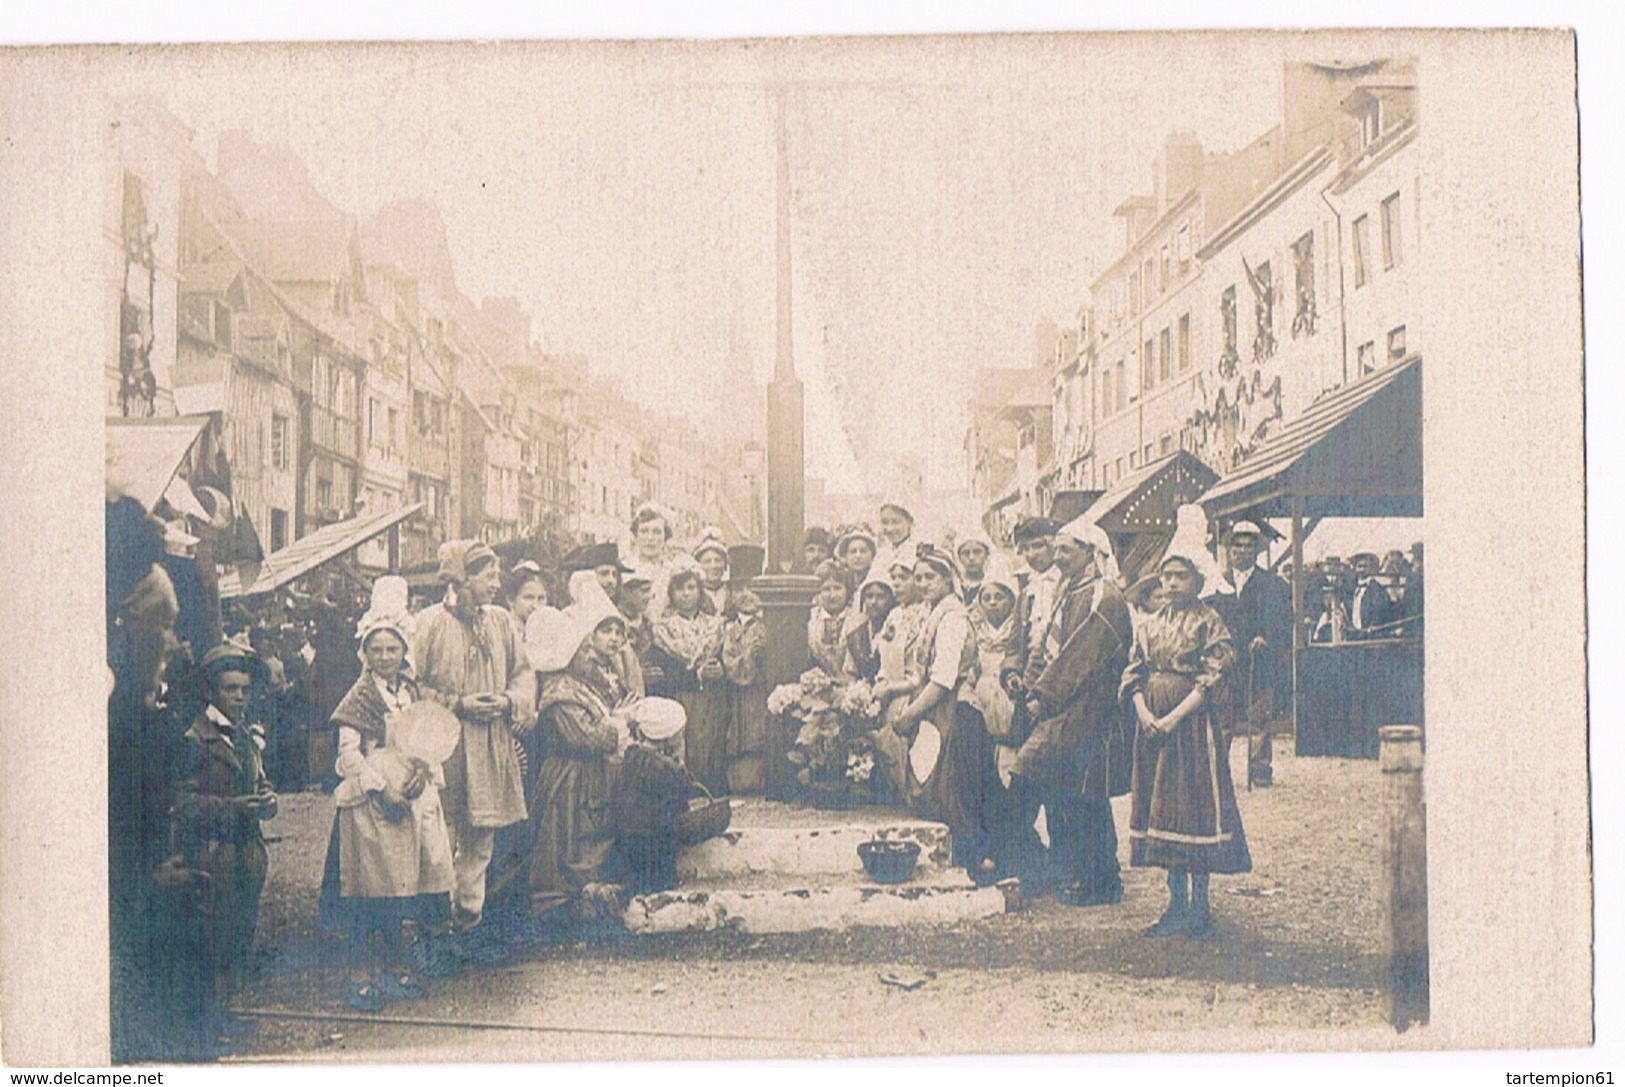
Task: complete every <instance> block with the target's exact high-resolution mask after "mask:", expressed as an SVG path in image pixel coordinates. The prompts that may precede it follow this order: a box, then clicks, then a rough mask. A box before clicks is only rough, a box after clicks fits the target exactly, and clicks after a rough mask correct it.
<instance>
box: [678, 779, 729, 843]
mask: <svg viewBox="0 0 1625 1087" xmlns="http://www.w3.org/2000/svg"><path fill="white" fill-rule="evenodd" d="M694 787H695V788H697V789H699V790H700V793H701V795H700V796H697V797H693V798H691V799H690V800H689V802H688V810H687V811H686V812H683V813H682V814H681V815H679V816H678V817H677V844H678V845H699V844H700V843H701V842H703V841H705V840H706V839H708V838H715V837H717V836H718V835H720V834H722V833H723V832H725V831H726V830H727V829H728V823H729V822H730V821H731V820H732V819H733V804H731V803H730V802H729V801H727V800H718V799H717V798H716V797H714V796H712V795H711V790H709V789H707V788H706V787H705V786H704V785H701V784H700V783H699V782H695V783H694Z"/></svg>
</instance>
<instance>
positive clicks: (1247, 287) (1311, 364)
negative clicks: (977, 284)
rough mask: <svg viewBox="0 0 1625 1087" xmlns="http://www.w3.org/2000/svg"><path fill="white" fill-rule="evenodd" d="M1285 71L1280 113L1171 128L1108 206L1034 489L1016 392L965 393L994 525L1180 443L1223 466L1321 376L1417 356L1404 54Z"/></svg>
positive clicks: (979, 482)
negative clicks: (1270, 120)
mask: <svg viewBox="0 0 1625 1087" xmlns="http://www.w3.org/2000/svg"><path fill="white" fill-rule="evenodd" d="M1283 85H1284V94H1283V109H1282V121H1281V123H1280V124H1279V125H1276V126H1274V127H1273V128H1271V129H1270V130H1269V131H1267V132H1265V133H1264V134H1262V135H1261V136H1260V137H1258V138H1257V139H1256V140H1254V141H1253V142H1252V143H1251V144H1249V145H1248V146H1246V147H1244V148H1242V149H1241V150H1239V151H1235V152H1231V153H1228V154H1223V155H1214V154H1208V153H1205V152H1204V151H1203V150H1202V149H1201V147H1200V145H1199V144H1197V143H1196V141H1195V140H1194V139H1193V138H1192V137H1189V136H1185V135H1176V136H1173V137H1170V139H1169V140H1168V141H1167V143H1166V144H1165V146H1164V151H1163V154H1162V156H1161V157H1160V158H1159V160H1158V161H1157V162H1156V163H1155V164H1154V168H1153V186H1152V188H1153V192H1152V194H1150V195H1145V196H1131V197H1129V198H1127V199H1125V200H1124V201H1123V202H1122V203H1121V204H1120V205H1119V207H1118V208H1117V215H1118V216H1119V217H1120V218H1121V219H1122V220H1123V223H1124V229H1125V233H1124V247H1123V250H1122V252H1121V254H1120V256H1119V257H1118V258H1117V259H1116V260H1115V261H1113V263H1112V264H1111V265H1109V266H1108V267H1107V268H1106V270H1105V271H1104V272H1102V273H1101V274H1100V275H1099V276H1098V277H1096V279H1095V280H1094V281H1093V283H1092V284H1091V286H1090V291H1089V294H1088V297H1087V298H1085V299H1084V300H1083V302H1082V304H1081V305H1080V307H1079V314H1078V321H1077V333H1078V335H1077V339H1076V341H1075V343H1074V344H1073V345H1070V346H1069V345H1066V344H1065V343H1064V342H1063V344H1062V345H1061V346H1060V347H1059V348H1058V350H1057V352H1056V353H1055V355H1054V357H1053V364H1052V367H1051V374H1052V379H1051V381H1050V384H1049V396H1050V400H1051V405H1052V412H1051V420H1052V421H1051V426H1052V429H1053V433H1054V435H1055V455H1054V460H1053V465H1052V467H1048V468H1046V466H1045V465H1044V463H1043V461H1042V460H1041V459H1040V461H1039V470H1038V486H1037V487H1036V489H1035V490H1034V492H1033V493H1034V494H1035V496H1036V498H1037V499H1038V500H1039V501H1034V500H1033V499H1029V498H1028V497H1027V495H1028V493H1029V489H1028V487H1027V474H1028V472H1029V471H1030V465H1029V463H1028V462H1029V461H1030V460H1032V459H1033V458H1032V457H1031V456H1029V455H1028V454H1026V453H1025V452H1024V445H1023V442H1024V440H1025V439H1024V438H1023V434H1024V431H1023V427H1024V426H1026V425H1027V423H1028V420H1029V411H1030V408H1029V404H1028V401H1029V400H1030V399H1031V396H1030V390H1029V389H1025V388H1019V387H1015V386H1013V385H1012V387H1010V388H1008V389H1005V390H1002V395H1003V400H1002V405H1001V404H999V403H997V398H990V397H988V396H987V395H986V394H985V392H982V393H980V394H979V397H978V399H977V400H976V401H974V402H973V403H972V405H971V409H972V417H973V423H972V433H971V435H970V436H968V437H967V446H966V451H967V460H968V464H967V471H968V473H969V479H970V484H971V489H972V491H973V493H974V494H975V496H976V498H977V501H978V503H979V505H980V507H981V509H982V510H983V518H984V524H985V525H986V527H988V529H989V530H990V531H999V530H1001V529H1003V528H1004V527H1005V526H1006V525H1007V523H1008V522H1009V521H1011V520H1013V517H1014V515H1015V514H1016V513H1018V512H1026V507H1032V506H1041V505H1042V501H1041V500H1042V499H1043V497H1044V496H1045V494H1046V493H1047V494H1051V495H1052V494H1053V493H1054V491H1055V490H1058V489H1067V490H1086V489H1097V490H1103V489H1105V488H1108V487H1111V486H1112V485H1113V484H1114V483H1116V482H1118V481H1120V480H1122V479H1123V478H1124V477H1126V476H1127V475H1129V474H1130V473H1132V472H1134V471H1136V470H1137V469H1139V468H1142V467H1144V466H1145V465H1147V464H1150V463H1153V462H1155V461H1158V460H1160V459H1162V458H1164V457H1167V456H1170V455H1172V454H1173V453H1175V452H1177V451H1179V450H1181V449H1183V450H1188V451H1190V452H1191V453H1194V454H1195V455H1196V456H1198V457H1200V458H1201V459H1202V460H1203V461H1205V462H1206V463H1207V464H1209V465H1210V466H1211V467H1213V468H1214V469H1215V470H1217V471H1218V472H1220V473H1221V475H1222V474H1225V473H1228V472H1230V471H1233V470H1234V469H1235V468H1236V467H1237V466H1238V465H1240V464H1241V463H1242V462H1244V461H1245V460H1246V459H1247V457H1248V456H1249V455H1250V454H1251V453H1252V451H1253V450H1254V449H1256V448H1257V447H1258V446H1259V445H1260V444H1261V443H1263V442H1264V441H1266V440H1268V439H1269V438H1270V437H1271V436H1272V435H1273V434H1274V433H1275V432H1276V431H1277V430H1278V429H1279V428H1280V427H1281V426H1282V425H1284V423H1285V422H1287V421H1289V420H1291V419H1293V418H1296V417H1297V416H1298V415H1300V414H1302V413H1303V412H1304V411H1305V410H1307V409H1308V408H1309V407H1310V406H1311V405H1312V404H1314V403H1315V401H1317V400H1318V399H1320V398H1321V397H1323V396H1324V395H1326V394H1327V393H1328V392H1330V391H1332V390H1334V389H1338V388H1341V387H1342V386H1343V385H1346V384H1348V383H1349V382H1351V381H1356V380H1358V379H1359V378H1361V377H1363V376H1365V375H1367V374H1370V373H1373V372H1375V371H1376V370H1378V369H1380V368H1381V367H1383V366H1386V365H1390V364H1392V363H1395V362H1398V361H1401V360H1403V359H1405V358H1407V357H1409V356H1411V355H1414V354H1417V353H1419V342H1418V329H1417V314H1416V313H1415V312H1414V310H1413V308H1412V300H1413V299H1414V298H1415V297H1416V291H1415V282H1414V278H1413V277H1414V275H1415V274H1416V273H1415V269H1416V267H1417V264H1418V253H1419V251H1420V247H1421V244H1422V238H1421V230H1420V207H1419V206H1418V202H1419V195H1418V194H1419V177H1418V165H1417V161H1418V160H1417V149H1416V148H1417V140H1418V131H1419V126H1418V119H1417V108H1416V86H1415V80H1414V72H1413V69H1412V66H1411V65H1410V64H1408V63H1405V62H1395V61H1384V60H1379V61H1373V62H1370V63H1367V64H1359V65H1344V66H1329V65H1317V64H1292V65H1288V66H1287V67H1286V69H1285V70H1284V73H1283ZM1062 340H1063V341H1064V340H1065V337H1062ZM1003 423H1008V425H1007V426H1001V424H1003ZM1035 431H1036V428H1035ZM1034 442H1035V446H1036V432H1035V439H1034Z"/></svg>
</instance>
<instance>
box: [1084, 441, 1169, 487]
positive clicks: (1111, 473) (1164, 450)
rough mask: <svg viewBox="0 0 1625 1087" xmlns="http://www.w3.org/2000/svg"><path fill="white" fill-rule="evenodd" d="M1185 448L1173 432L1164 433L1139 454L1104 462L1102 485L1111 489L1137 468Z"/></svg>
mask: <svg viewBox="0 0 1625 1087" xmlns="http://www.w3.org/2000/svg"><path fill="white" fill-rule="evenodd" d="M1183 447H1184V442H1183V440H1180V439H1176V438H1175V437H1174V433H1173V431H1171V430H1166V431H1163V433H1162V436H1161V437H1159V438H1158V439H1157V440H1156V441H1155V442H1147V443H1146V444H1145V448H1144V449H1141V450H1139V451H1138V452H1134V451H1130V452H1129V453H1127V454H1125V455H1124V456H1121V457H1118V458H1117V459H1116V460H1108V461H1105V462H1103V463H1102V464H1101V466H1100V485H1101V486H1102V487H1110V486H1111V485H1112V484H1114V483H1118V482H1120V481H1121V480H1122V479H1123V477H1124V476H1126V475H1127V474H1128V473H1130V472H1132V471H1134V470H1135V469H1136V468H1143V467H1144V466H1145V465H1147V464H1150V463H1151V462H1153V461H1156V460H1160V459H1162V458H1163V457H1167V456H1172V455H1173V454H1174V452H1175V451H1176V450H1178V449H1181V448H1183Z"/></svg>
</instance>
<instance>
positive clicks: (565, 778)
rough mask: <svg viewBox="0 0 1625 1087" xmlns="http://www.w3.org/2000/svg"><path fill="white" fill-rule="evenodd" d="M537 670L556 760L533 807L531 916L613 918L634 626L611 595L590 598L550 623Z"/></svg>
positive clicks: (546, 769)
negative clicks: (617, 786) (622, 723)
mask: <svg viewBox="0 0 1625 1087" xmlns="http://www.w3.org/2000/svg"><path fill="white" fill-rule="evenodd" d="M548 627H549V634H548V637H547V639H546V641H545V642H542V643H540V644H533V645H532V647H531V662H532V663H533V664H534V665H535V666H536V667H537V669H538V670H539V671H541V672H542V673H543V678H542V685H541V692H540V695H539V697H538V700H537V701H538V703H539V709H540V711H541V712H540V717H539V722H538V724H539V727H540V728H541V729H542V730H543V733H544V735H543V741H542V742H543V748H544V749H545V750H546V752H547V758H546V761H544V762H543V763H542V766H541V769H540V771H539V772H538V773H537V775H536V791H535V796H534V798H533V802H532V806H531V816H530V819H531V825H532V827H533V828H534V833H535V837H534V838H533V841H532V846H531V855H530V912H531V913H532V914H533V915H541V914H547V913H551V912H552V911H554V910H556V909H558V907H560V906H564V905H567V904H569V903H572V902H578V903H582V904H584V905H586V906H589V907H592V908H596V909H598V910H600V911H604V910H608V909H611V908H612V906H613V900H614V898H615V897H616V896H617V895H618V894H619V890H620V889H619V887H617V886H614V885H613V884H612V883H611V882H610V878H611V877H610V863H611V858H612V851H613V848H614V828H613V826H612V824H611V820H610V809H609V805H610V785H611V776H610V770H611V767H610V764H611V760H612V759H613V758H614V757H615V755H616V752H617V751H618V750H619V749H620V747H621V728H620V727H619V726H618V724H617V722H616V721H615V720H614V719H613V718H612V714H613V712H614V711H615V710H616V708H617V707H618V706H619V705H620V704H621V703H622V701H623V700H624V698H625V695H626V689H625V687H624V686H623V685H622V683H621V680H620V677H619V676H618V675H617V674H616V672H615V667H614V662H615V659H616V657H617V656H618V655H619V653H620V651H621V648H622V647H623V646H624V645H625V643H626V620H625V619H623V618H621V614H620V612H619V611H617V610H616V609H615V606H614V605H613V604H612V603H610V601H609V597H608V596H607V595H604V594H602V593H599V594H587V595H585V596H584V597H583V599H581V600H578V601H577V602H575V603H573V604H571V605H570V606H569V607H568V608H565V609H564V611H562V612H559V613H556V614H555V615H554V616H553V617H552V620H551V622H550V623H549V624H548Z"/></svg>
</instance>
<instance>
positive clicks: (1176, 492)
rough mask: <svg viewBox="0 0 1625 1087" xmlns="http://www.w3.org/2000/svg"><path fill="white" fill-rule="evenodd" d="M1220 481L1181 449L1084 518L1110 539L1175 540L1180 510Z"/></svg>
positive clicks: (1116, 488)
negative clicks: (1149, 536) (1161, 536)
mask: <svg viewBox="0 0 1625 1087" xmlns="http://www.w3.org/2000/svg"><path fill="white" fill-rule="evenodd" d="M1218 478H1219V473H1217V472H1215V471H1214V470H1213V469H1212V468H1210V467H1208V466H1207V465H1206V464H1205V463H1203V462H1202V461H1201V460H1200V459H1199V458H1198V457H1197V456H1196V455H1195V454H1193V453H1190V452H1188V451H1187V450H1184V449H1181V450H1179V451H1178V452H1177V453H1173V454H1170V455H1169V456H1166V457H1163V458H1161V459H1160V460H1154V461H1152V462H1151V463H1150V464H1147V465H1146V466H1144V467H1143V468H1140V469H1139V470H1137V471H1134V472H1130V473H1129V474H1128V475H1126V476H1124V477H1123V478H1122V480H1121V481H1120V482H1118V483H1115V484H1113V485H1112V486H1111V487H1110V488H1109V489H1107V491H1106V492H1105V493H1104V494H1102V495H1101V496H1100V497H1099V498H1097V499H1095V500H1094V502H1093V503H1092V504H1091V505H1090V506H1089V509H1088V510H1087V511H1085V513H1084V517H1085V518H1087V519H1088V520H1090V521H1093V522H1094V523H1095V524H1097V525H1099V526H1100V527H1101V528H1103V529H1105V530H1106V534H1107V535H1109V536H1110V535H1131V534H1137V533H1141V532H1154V533H1166V534H1168V535H1170V536H1171V535H1172V534H1173V531H1174V515H1175V514H1176V513H1177V512H1178V511H1179V507H1180V506H1183V505H1186V504H1187V503H1191V502H1195V501H1196V500H1197V498H1199V497H1200V496H1201V494H1202V492H1203V491H1206V490H1207V489H1208V488H1209V487H1211V486H1213V484H1214V482H1215V481H1216V480H1217V479H1218Z"/></svg>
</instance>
